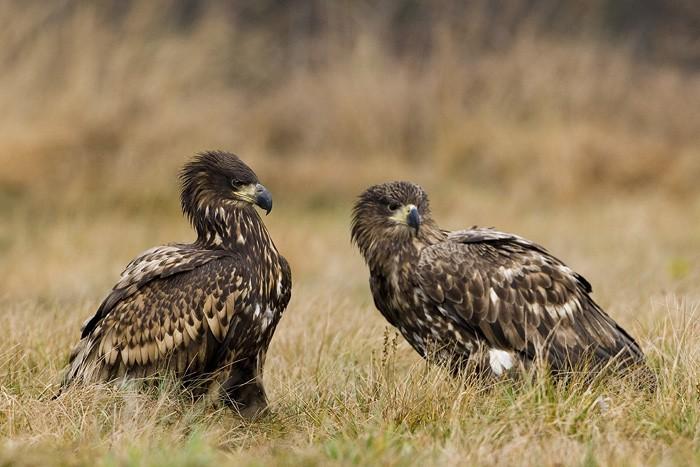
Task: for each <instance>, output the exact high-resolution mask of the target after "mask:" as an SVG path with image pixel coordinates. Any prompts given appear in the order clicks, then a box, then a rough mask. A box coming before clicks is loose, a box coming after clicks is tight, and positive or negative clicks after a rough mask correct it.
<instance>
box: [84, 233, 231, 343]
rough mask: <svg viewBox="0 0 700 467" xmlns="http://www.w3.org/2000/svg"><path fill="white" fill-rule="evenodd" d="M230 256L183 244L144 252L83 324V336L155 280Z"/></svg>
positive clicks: (126, 269) (218, 251)
mask: <svg viewBox="0 0 700 467" xmlns="http://www.w3.org/2000/svg"><path fill="white" fill-rule="evenodd" d="M227 254H230V253H228V252H227V251H225V250H202V249H199V248H193V247H192V246H191V245H180V244H174V245H164V246H157V247H154V248H151V249H148V250H146V251H144V252H143V253H141V254H140V255H139V256H138V257H136V258H135V259H134V260H132V261H131V262H130V263H129V264H128V265H127V266H126V268H125V269H124V271H122V273H121V276H120V277H119V281H118V282H117V284H116V285H115V286H114V288H113V289H112V291H111V292H110V293H109V295H107V297H106V298H105V299H104V301H103V302H102V304H100V306H99V308H98V309H97V311H96V312H95V315H94V316H92V317H91V318H90V319H88V320H87V321H86V322H85V323H84V324H83V327H82V331H81V337H86V336H87V335H88V334H90V332H92V330H93V329H94V328H95V326H96V325H97V323H98V322H99V321H100V320H101V319H102V318H104V317H105V316H107V314H108V313H109V312H110V311H111V310H112V309H113V308H114V307H115V306H116V305H117V304H118V303H119V302H121V301H122V300H124V299H126V298H128V297H129V296H131V295H133V294H134V293H135V292H136V291H138V290H139V289H140V288H141V287H143V286H144V285H146V284H148V283H149V282H151V281H152V280H154V279H159V278H165V277H169V276H172V275H173V274H177V273H181V272H186V271H191V270H193V269H195V268H197V267H199V266H202V265H203V264H206V263H208V262H209V261H212V260H214V259H218V258H221V257H223V256H226V255H227Z"/></svg>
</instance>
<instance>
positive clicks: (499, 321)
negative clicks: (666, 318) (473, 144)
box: [417, 229, 641, 365]
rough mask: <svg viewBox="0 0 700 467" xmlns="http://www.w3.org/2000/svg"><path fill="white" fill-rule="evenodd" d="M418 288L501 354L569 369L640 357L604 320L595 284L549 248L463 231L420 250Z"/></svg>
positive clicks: (488, 232)
mask: <svg viewBox="0 0 700 467" xmlns="http://www.w3.org/2000/svg"><path fill="white" fill-rule="evenodd" d="M417 274H418V282H419V285H420V287H421V289H422V290H423V293H424V295H425V296H426V297H427V300H429V301H430V302H432V303H433V304H434V305H436V306H437V309H438V310H439V312H441V313H443V314H445V315H447V317H448V318H450V319H452V320H453V321H455V322H456V323H457V324H460V325H462V326H466V327H469V328H470V329H474V330H476V331H477V333H479V334H480V335H481V336H482V337H483V338H484V339H485V340H486V341H488V343H489V344H490V345H491V346H493V347H497V348H501V349H507V350H515V351H517V352H521V353H523V354H525V355H527V356H528V357H530V358H534V357H535V356H536V353H537V351H538V349H545V351H546V352H547V353H548V355H549V357H550V358H549V360H550V361H551V362H553V363H555V365H556V364H561V365H565V364H566V361H569V362H570V361H571V360H577V359H578V358H580V357H582V356H583V355H584V354H586V353H591V354H592V355H593V356H594V358H597V357H600V358H601V359H603V358H610V357H612V356H615V355H616V354H618V353H620V352H628V353H629V354H632V355H633V356H635V357H638V356H641V351H640V350H639V347H638V346H637V344H636V342H634V340H633V339H632V338H631V337H630V336H629V335H628V334H627V333H626V332H625V331H624V330H623V329H622V328H620V327H619V326H618V325H617V324H616V323H615V322H614V321H613V320H612V319H611V318H609V317H608V315H607V314H605V312H603V311H602V310H601V309H600V308H599V307H598V306H597V305H596V304H595V302H594V301H593V300H592V299H591V298H590V296H589V295H588V293H589V292H590V291H591V288H590V284H589V283H588V282H587V281H586V280H585V279H583V277H581V276H580V275H578V274H576V273H575V272H574V271H572V270H571V269H570V268H568V267H567V266H566V265H564V264H563V263H562V262H561V261H559V260H558V259H556V258H554V257H553V256H551V255H550V254H549V253H548V252H547V251H546V250H545V249H544V248H542V247H541V246H539V245H537V244H535V243H532V242H530V241H528V240H526V239H524V238H522V237H518V236H515V235H511V234H507V233H503V232H498V231H495V230H491V229H472V230H466V231H458V232H454V233H452V234H450V235H449V237H448V239H447V240H446V241H445V242H442V243H439V244H436V245H433V246H431V247H428V248H426V249H425V250H423V252H422V254H421V258H420V261H419V264H418V269H417Z"/></svg>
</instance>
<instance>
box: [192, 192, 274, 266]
mask: <svg viewBox="0 0 700 467" xmlns="http://www.w3.org/2000/svg"><path fill="white" fill-rule="evenodd" d="M195 229H196V231H197V242H196V243H197V245H198V246H200V247H202V248H207V249H224V250H230V251H239V250H242V249H245V250H246V251H249V252H250V251H253V252H255V253H258V254H260V255H262V256H265V257H267V258H271V257H272V256H275V257H276V256H277V250H276V248H275V246H274V243H272V238H271V237H270V234H269V233H268V231H267V229H266V228H265V224H264V223H263V221H262V219H261V218H260V215H259V214H258V212H257V211H256V210H255V208H254V207H252V206H249V205H242V206H241V205H240V204H238V203H221V204H219V205H218V206H214V207H207V208H205V212H203V213H202V216H200V217H199V219H198V221H197V222H195ZM271 252H272V253H274V254H273V255H271V254H270V253H271Z"/></svg>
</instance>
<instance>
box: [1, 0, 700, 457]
mask: <svg viewBox="0 0 700 467" xmlns="http://www.w3.org/2000/svg"><path fill="white" fill-rule="evenodd" d="M161 3H162V2H161ZM12 5H14V6H12ZM17 5H19V2H17V4H9V3H8V4H6V5H4V6H2V7H0V12H2V14H0V26H1V27H0V43H2V44H5V46H3V47H2V48H0V65H1V66H2V67H3V71H4V72H5V73H2V74H0V107H2V108H3V109H6V110H4V111H3V112H2V114H1V115H0V273H2V280H1V281H0V465H47V464H57V465H95V464H96V465H209V464H228V465H267V464H273V465H328V464H340V465H348V464H360V465H365V464H384V465H432V464H434V465H494V464H499V465H552V466H554V465H586V466H592V465H640V464H653V465H689V464H690V465H700V428H699V426H700V320H699V319H698V318H699V315H700V291H699V289H698V284H699V283H700V188H698V187H699V185H698V180H699V179H700V131H698V129H699V127H700V115H699V114H698V109H700V76H698V73H697V72H693V71H692V70H689V69H684V68H681V67H677V66H675V65H673V64H668V63H656V62H644V61H640V60H638V59H637V58H636V57H635V56H634V55H633V54H632V53H631V52H630V50H628V48H627V47H626V46H625V44H621V45H620V44H617V45H610V44H607V43H604V42H597V41H593V40H588V39H585V38H576V40H570V41H566V40H551V39H547V38H543V37H539V36H537V35H530V34H528V33H523V34H521V36H519V37H517V38H515V39H513V43H512V45H511V46H509V47H506V48H503V49H500V50H498V51H496V52H486V51H483V50H481V49H478V48H476V49H474V48H469V47H467V45H468V44H467V45H464V44H463V43H461V42H458V41H456V40H455V38H454V37H451V36H450V35H449V34H447V33H445V32H444V31H442V32H441V31H439V30H438V31H437V32H436V36H437V37H438V40H436V44H437V45H436V46H435V49H434V50H433V51H432V53H431V54H429V55H426V56H424V57H421V56H420V54H417V55H416V56H412V57H408V58H405V57H403V58H402V57H397V56H395V55H393V54H392V53H390V51H388V49H387V48H386V47H384V42H383V40H382V36H381V34H378V32H377V29H376V28H375V29H372V27H369V29H367V30H358V31H355V32H354V33H353V34H351V35H350V39H348V38H347V37H341V38H340V39H339V38H337V37H335V38H333V37H331V38H327V39H328V41H327V43H325V45H324V47H325V48H321V50H316V49H313V50H312V52H308V51H307V52H308V53H309V54H310V55H311V56H312V58H314V60H309V62H310V63H311V64H309V63H307V62H304V60H303V58H304V54H303V53H301V52H299V56H296V55H295V57H297V59H298V60H297V61H298V62H299V63H302V64H299V65H295V66H294V68H293V69H291V70H288V71H284V67H282V68H279V67H277V68H276V67H275V66H272V62H273V61H274V57H276V55H274V53H275V49H270V50H268V49H267V48H266V47H267V46H269V45H270V38H269V37H267V36H265V35H264V34H260V35H250V36H240V35H237V33H236V31H233V32H232V31H231V30H229V29H228V28H227V27H226V24H225V22H224V21H223V19H221V18H222V16H221V15H217V14H216V11H214V12H210V13H209V14H203V16H202V19H201V20H200V22H198V23H196V24H194V25H193V26H192V27H191V28H190V29H188V30H187V31H186V32H184V33H180V34H174V33H172V31H169V30H158V29H157V28H154V26H153V22H154V21H155V20H154V19H153V18H157V17H158V7H157V5H156V6H151V7H148V6H143V5H146V4H145V3H144V4H141V6H138V7H134V8H135V9H136V11H135V12H134V13H133V14H132V15H131V16H127V18H126V19H125V20H124V22H123V25H122V26H121V27H122V29H119V28H105V27H104V25H103V24H102V23H100V21H99V20H98V19H99V15H98V14H97V13H96V11H97V10H96V9H94V8H88V7H85V8H78V9H75V10H70V12H69V14H66V15H64V16H60V15H58V16H57V15H55V14H54V15H53V16H52V15H51V14H49V13H51V12H50V11H49V12H46V11H44V9H43V8H40V7H39V6H40V4H32V3H30V4H29V6H27V7H22V8H20V7H19V6H17ZM47 18H48V19H47ZM56 18H58V19H56ZM49 19H50V20H51V21H49ZM353 24H355V23H353ZM358 24H359V22H358ZM370 26H372V25H371V24H370ZM375 26H376V25H375ZM358 28H359V26H358ZM36 30H41V31H42V32H43V34H38V35H35V36H32V35H31V32H32V31H36ZM27 38H31V40H29V39H27ZM341 39H342V40H341ZM272 42H274V41H272ZM462 46H464V47H465V50H466V49H468V50H469V52H468V53H466V52H463V51H462V49H461V47H462ZM305 50H306V49H305ZM59 52H60V54H59ZM262 52H269V55H266V54H263V53H262ZM302 52H303V51H302ZM56 57H60V60H58V59H56ZM261 57H267V60H265V59H262V58H261ZM304 63H306V65H303V64H304ZM277 65H279V63H277ZM283 71H284V72H283ZM271 74H272V75H275V76H276V78H275V79H273V78H270V75H271ZM251 83H253V84H251ZM214 148H222V149H227V150H231V151H234V152H237V153H238V154H239V155H240V156H241V157H242V158H243V159H244V160H246V161H247V162H249V163H250V165H251V166H252V167H253V168H254V169H255V170H256V172H257V173H258V175H259V177H260V179H261V181H262V182H263V183H265V184H266V186H267V187H268V188H269V189H270V190H271V191H272V193H273V196H274V199H275V208H274V210H273V212H272V213H271V214H270V216H268V217H266V218H265V222H266V224H267V225H268V228H269V230H270V232H271V234H272V236H273V238H274V239H275V242H276V244H277V246H278V247H279V249H280V251H281V252H282V253H283V254H284V255H285V256H286V257H287V259H288V260H289V262H290V264H291V266H292V272H293V278H294V287H293V293H292V301H291V303H290V305H289V308H288V309H287V311H286V313H285V315H284V317H283V318H282V321H281V323H280V325H279V327H278V331H277V333H276V334H275V337H274V339H273V341H272V344H271V347H270V350H269V352H268V362H267V367H266V372H265V382H266V387H267V390H268V395H269V397H270V400H271V407H270V409H271V410H270V413H269V414H268V415H267V416H265V417H264V418H262V419H259V420H254V421H244V420H241V419H239V418H238V417H236V416H235V415H234V414H232V413H230V412H228V411H227V410H226V409H219V408H217V407H212V406H207V405H206V404H204V403H203V402H197V401H191V400H190V399H189V398H188V397H187V395H186V394H184V393H181V392H180V391H179V390H177V389H176V388H175V387H174V386H173V385H172V384H170V383H168V382H164V383H163V384H162V385H161V387H159V388H158V389H157V390H152V391H151V392H135V391H134V390H131V389H128V388H126V389H124V388H121V389H120V388H114V387H109V386H96V387H88V388H81V389H76V390H74V391H70V392H68V393H66V394H65V395H63V396H62V397H60V398H59V399H58V400H53V401H52V400H50V397H49V395H50V394H51V391H52V390H53V388H55V384H56V381H57V377H58V374H59V373H60V370H61V368H62V367H63V366H64V365H65V363H66V361H67V358H68V355H69V353H70V350H71V348H72V346H73V345H74V343H75V342H76V341H77V339H78V336H79V328H80V324H81V323H82V322H83V320H84V319H85V318H87V317H88V316H90V315H91V314H92V313H93V312H94V310H95V309H96V308H97V306H98V305H99V303H100V301H101V300H102V298H103V297H104V295H105V294H106V293H107V291H108V290H109V289H110V288H111V286H112V285H113V284H114V282H115V280H116V279H117V277H118V275H119V273H120V272H121V270H122V268H123V267H124V266H125V265H126V264H127V262H128V261H129V260H130V259H131V258H133V257H134V256H135V255H136V254H138V253H139V252H141V251H143V250H145V249H146V248H149V247H151V246H153V245H156V244H162V243H167V242H172V241H187V240H191V239H192V238H193V234H192V232H191V229H190V228H189V226H188V225H187V223H186V221H185V220H184V219H183V218H182V217H181V215H180V214H179V203H178V199H177V182H176V174H177V169H178V167H179V166H180V165H181V164H182V162H183V161H184V160H186V159H187V158H188V157H190V156H191V155H192V154H193V153H194V152H196V151H199V150H204V149H214ZM399 178H401V179H411V180H413V181H415V182H418V183H420V184H421V185H423V187H424V188H425V189H426V190H427V192H428V193H429V194H430V195H431V200H432V206H433V211H434V215H435V217H436V219H437V220H438V222H439V223H440V224H441V226H443V227H444V228H450V229H457V228H464V227H469V226H471V225H474V224H478V225H484V226H495V227H497V228H499V229H502V230H507V231H513V232H517V233H519V234H521V235H523V236H525V237H527V238H530V239H532V240H535V241H537V242H538V243H541V244H543V245H545V246H546V247H547V248H548V249H549V250H550V251H551V252H553V253H554V254H555V255H556V256H558V257H560V258H562V259H563V260H564V261H565V262H566V263H567V264H568V265H570V266H572V267H573V268H574V269H576V270H577V271H578V272H580V273H582V274H583V275H584V276H586V277H587V278H588V279H589V281H590V282H591V283H592V285H593V288H594V298H595V299H596V300H597V301H598V303H600V304H601V305H602V307H603V308H604V309H606V310H607V311H608V313H609V314H611V315H612V316H613V317H614V318H615V319H616V320H617V321H619V322H620V323H621V324H622V325H623V326H624V327H625V328H626V329H628V330H629V331H630V332H631V333H632V334H633V335H634V336H636V337H637V338H638V340H639V342H640V344H641V345H642V347H643V349H644V351H645V352H646V354H647V355H648V359H649V363H650V365H651V367H652V368H653V369H654V371H655V372H656V373H657V374H658V377H659V387H658V390H657V391H656V392H655V393H654V394H651V395H650V394H645V393H640V392H639V391H638V390H637V389H635V387H634V384H632V383H631V382H626V381H617V380H613V381H598V382H596V383H595V384H593V385H592V386H591V387H582V386H574V387H568V388H563V387H559V386H557V385H556V384H554V383H552V382H551V381H547V380H545V379H538V380H535V381H532V382H520V383H514V382H508V381H501V382H497V383H493V384H490V385H488V386H485V385H484V384H482V383H479V382H477V381H471V380H468V379H467V380H455V379H452V378H451V377H449V376H448V374H446V373H445V372H444V371H443V370H441V369H440V368H435V367H429V366H426V364H425V363H424V362H423V361H422V360H421V359H419V357H418V356H417V355H416V354H415V352H413V350H411V349H410V348H409V347H408V345H407V344H405V343H404V342H403V341H402V339H401V338H400V337H397V336H396V334H395V333H394V331H393V330H391V329H389V328H388V327H387V324H386V323H385V321H384V320H383V318H382V317H381V316H380V315H379V313H378V312H377V311H376V310H375V309H374V306H373V304H372V300H371V296H370V293H369V287H368V284H367V279H368V273H367V270H366V268H365V266H364V264H363V263H362V260H361V257H360V255H359V253H358V252H357V251H356V250H355V249H354V248H353V247H352V246H351V244H350V238H349V221H350V210H351V206H352V204H353V201H354V196H356V195H357V194H359V192H360V191H362V190H363V189H364V188H365V187H366V186H367V185H369V184H372V183H376V182H380V181H384V180H390V179H399Z"/></svg>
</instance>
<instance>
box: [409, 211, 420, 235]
mask: <svg viewBox="0 0 700 467" xmlns="http://www.w3.org/2000/svg"><path fill="white" fill-rule="evenodd" d="M406 223H407V224H408V225H409V226H410V227H413V228H414V229H415V230H416V233H418V228H419V227H420V223H421V218H420V214H418V209H417V208H416V207H415V206H411V208H410V209H409V211H408V215H407V216H406Z"/></svg>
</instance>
